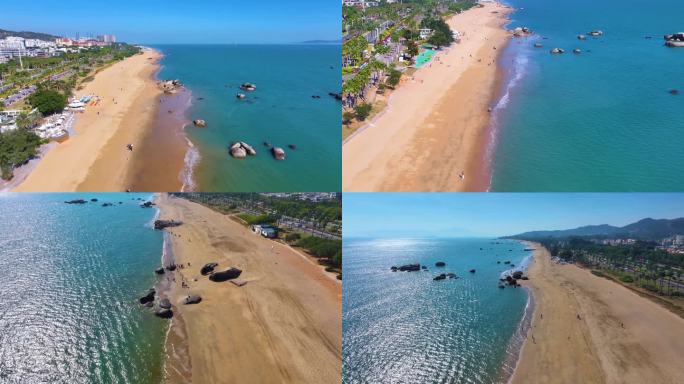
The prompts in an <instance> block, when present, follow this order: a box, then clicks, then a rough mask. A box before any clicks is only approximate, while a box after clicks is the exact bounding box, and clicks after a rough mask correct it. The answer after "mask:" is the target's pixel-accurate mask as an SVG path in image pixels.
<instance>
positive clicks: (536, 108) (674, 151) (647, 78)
mask: <svg viewBox="0 0 684 384" xmlns="http://www.w3.org/2000/svg"><path fill="white" fill-rule="evenodd" d="M507 2H508V3H510V4H512V5H513V6H515V7H516V8H521V7H522V8H524V9H523V10H518V11H516V12H515V13H513V14H512V16H511V18H512V19H513V22H512V23H511V25H510V26H509V27H511V28H512V27H516V26H528V27H530V28H531V29H532V30H533V31H535V32H536V34H537V35H536V36H535V37H533V38H530V39H514V40H512V42H511V44H509V46H508V48H507V49H506V51H505V52H504V55H503V57H502V64H503V65H504V66H505V67H506V71H509V73H508V77H509V78H511V79H513V78H516V77H517V78H518V81H517V85H515V86H513V87H512V89H510V90H509V92H508V93H506V96H505V98H506V100H504V102H503V103H502V108H501V109H500V110H498V111H497V112H496V117H495V127H494V129H495V131H494V132H495V135H496V149H495V150H494V154H493V156H492V160H493V165H492V169H493V173H492V185H491V189H492V190H494V191H678V190H682V189H684V177H682V166H683V165H684V151H681V148H680V147H681V145H680V143H681V142H682V141H683V140H684V113H682V110H683V108H684V98H683V97H682V96H681V95H677V96H673V95H671V94H669V92H668V91H669V90H670V89H680V90H684V76H682V75H681V68H682V67H684V49H676V48H667V47H664V46H663V43H664V40H663V35H664V34H666V33H672V32H676V31H679V30H681V29H682V16H681V12H674V11H673V10H674V9H678V8H679V7H680V5H681V4H680V2H679V1H676V0H662V1H656V2H644V1H638V0H620V1H618V0H609V1H601V2H597V1H591V0H573V1H569V0H558V1H546V0H510V1H507ZM594 29H601V30H603V32H604V35H603V36H601V37H598V38H593V37H589V36H588V37H587V40H585V41H580V40H578V39H577V35H578V34H586V33H587V32H588V31H591V30H594ZM645 36H652V39H646V38H645ZM544 38H545V39H544ZM535 42H541V43H542V44H543V46H544V47H543V48H533V47H532V45H533V43H535ZM553 47H560V48H564V49H565V51H566V53H565V54H563V55H551V54H549V50H550V49H551V48H553ZM574 48H580V49H582V51H583V52H582V53H581V54H579V55H576V54H573V53H572V50H573V49H574ZM510 71H512V73H510Z"/></svg>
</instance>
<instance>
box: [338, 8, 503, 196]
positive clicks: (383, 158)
mask: <svg viewBox="0 0 684 384" xmlns="http://www.w3.org/2000/svg"><path fill="white" fill-rule="evenodd" d="M510 11H511V9H510V8H507V7H504V6H502V5H500V4H497V3H487V4H486V5H485V6H484V7H483V8H477V7H476V8H473V9H470V10H468V11H466V12H463V13H461V14H459V15H455V16H453V17H452V18H451V19H450V20H449V21H448V23H449V24H450V26H451V28H452V30H458V31H459V32H460V33H461V34H462V35H463V37H462V39H461V42H460V43H458V44H453V45H452V46H451V47H450V48H446V49H445V51H444V52H441V53H440V54H438V55H437V56H435V57H434V58H433V59H432V61H431V62H430V63H429V64H427V65H425V66H424V67H423V68H421V69H419V70H418V71H417V72H416V73H415V74H414V75H413V76H412V77H411V78H405V79H404V80H403V82H402V84H401V85H400V87H399V89H397V90H396V91H395V92H394V93H393V94H392V95H391V96H390V100H389V103H388V107H387V108H386V110H385V111H383V112H382V113H381V114H379V115H378V117H376V118H375V119H373V120H372V121H371V122H369V123H368V124H367V125H366V126H365V127H362V128H361V129H360V130H359V131H357V132H356V133H354V134H353V135H352V136H350V138H348V139H347V141H346V142H345V143H344V145H343V147H342V152H343V171H342V173H343V177H342V188H343V190H344V191H474V190H476V191H482V190H486V189H487V188H488V186H489V178H488V177H487V175H483V174H481V172H483V171H484V170H486V169H487V168H486V167H483V165H482V164H481V163H482V162H483V161H484V160H485V148H486V145H487V142H488V127H489V118H490V116H489V112H488V111H487V109H488V107H490V105H491V103H492V100H493V99H494V98H495V96H496V93H497V90H498V86H499V82H500V79H499V78H500V77H501V73H500V71H499V70H498V68H497V65H496V63H497V59H498V57H499V52H501V51H502V50H503V48H504V47H505V45H506V43H507V42H508V41H509V39H510V35H509V34H508V32H507V31H506V30H505V28H503V26H504V25H505V24H506V23H507V22H508V18H507V15H508V13H509V12H510ZM492 12H497V13H492ZM494 48H496V49H494ZM462 173H463V174H464V178H463V179H461V177H460V175H461V174H462Z"/></svg>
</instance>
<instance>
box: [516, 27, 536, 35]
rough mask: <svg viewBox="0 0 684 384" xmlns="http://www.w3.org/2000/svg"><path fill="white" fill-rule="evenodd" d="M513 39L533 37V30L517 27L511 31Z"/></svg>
mask: <svg viewBox="0 0 684 384" xmlns="http://www.w3.org/2000/svg"><path fill="white" fill-rule="evenodd" d="M511 33H512V34H513V37H527V36H530V35H532V30H531V29H529V28H527V27H517V28H514V29H512V30H511Z"/></svg>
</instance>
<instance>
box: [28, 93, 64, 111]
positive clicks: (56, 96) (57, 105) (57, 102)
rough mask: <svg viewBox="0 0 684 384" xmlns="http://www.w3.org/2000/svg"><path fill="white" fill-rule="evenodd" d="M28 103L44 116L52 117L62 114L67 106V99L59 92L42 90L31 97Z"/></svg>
mask: <svg viewBox="0 0 684 384" xmlns="http://www.w3.org/2000/svg"><path fill="white" fill-rule="evenodd" d="M28 102H29V104H31V106H33V107H34V108H38V111H40V113H42V114H43V115H50V114H53V113H56V112H61V111H62V110H63V109H64V107H66V105H67V98H66V96H64V95H63V94H61V93H59V92H58V91H55V90H52V89H41V90H39V91H37V92H36V93H34V94H33V95H31V96H29V98H28Z"/></svg>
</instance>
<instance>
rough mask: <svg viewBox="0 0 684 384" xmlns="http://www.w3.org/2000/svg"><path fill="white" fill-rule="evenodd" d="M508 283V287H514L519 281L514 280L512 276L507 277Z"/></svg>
mask: <svg viewBox="0 0 684 384" xmlns="http://www.w3.org/2000/svg"><path fill="white" fill-rule="evenodd" d="M506 281H507V282H508V285H513V286H516V285H518V280H516V279H514V278H513V277H512V276H510V275H509V276H506Z"/></svg>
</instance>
